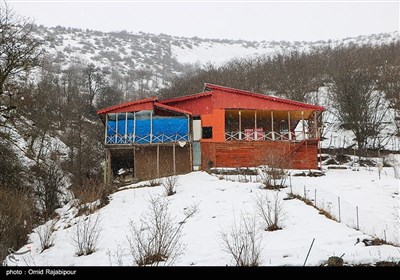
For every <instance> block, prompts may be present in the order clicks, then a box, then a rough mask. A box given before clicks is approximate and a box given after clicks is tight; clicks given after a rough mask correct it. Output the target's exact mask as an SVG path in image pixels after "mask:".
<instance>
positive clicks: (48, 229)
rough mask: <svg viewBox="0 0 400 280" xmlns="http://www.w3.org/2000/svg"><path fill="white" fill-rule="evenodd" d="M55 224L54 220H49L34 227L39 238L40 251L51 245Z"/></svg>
mask: <svg viewBox="0 0 400 280" xmlns="http://www.w3.org/2000/svg"><path fill="white" fill-rule="evenodd" d="M55 224H56V221H55V220H51V221H48V222H47V223H45V224H44V225H41V226H39V227H37V228H36V229H35V233H36V234H37V235H38V238H39V245H40V253H42V252H43V251H44V250H46V249H48V248H50V247H51V246H53V232H54V226H55Z"/></svg>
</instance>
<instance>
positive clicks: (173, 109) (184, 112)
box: [154, 102, 192, 115]
mask: <svg viewBox="0 0 400 280" xmlns="http://www.w3.org/2000/svg"><path fill="white" fill-rule="evenodd" d="M154 106H155V107H158V108H162V109H165V110H168V111H172V112H179V113H182V114H187V115H192V113H191V112H189V111H186V110H183V109H180V108H176V107H172V106H168V105H165V104H162V103H160V102H154Z"/></svg>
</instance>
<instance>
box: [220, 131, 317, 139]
mask: <svg viewBox="0 0 400 280" xmlns="http://www.w3.org/2000/svg"><path fill="white" fill-rule="evenodd" d="M309 138H310V135H309V134H308V133H307V132H302V131H296V132H284V133H279V132H276V131H270V132H259V131H257V132H254V131H253V132H243V131H233V132H225V140H226V141H301V140H306V139H309Z"/></svg>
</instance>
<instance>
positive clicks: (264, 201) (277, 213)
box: [253, 192, 285, 231]
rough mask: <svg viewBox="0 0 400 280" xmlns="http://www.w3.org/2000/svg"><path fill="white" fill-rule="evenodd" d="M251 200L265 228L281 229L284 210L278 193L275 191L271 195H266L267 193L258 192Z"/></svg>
mask: <svg viewBox="0 0 400 280" xmlns="http://www.w3.org/2000/svg"><path fill="white" fill-rule="evenodd" d="M253 200H254V206H255V208H256V211H257V214H258V215H259V216H260V218H261V219H262V220H263V222H264V224H265V225H264V226H265V230H267V231H274V230H278V229H282V223H283V220H284V219H285V211H284V209H283V203H282V200H281V199H280V197H279V193H278V192H276V193H274V194H273V195H268V193H266V194H265V195H261V194H259V195H256V196H255V197H254V199H253Z"/></svg>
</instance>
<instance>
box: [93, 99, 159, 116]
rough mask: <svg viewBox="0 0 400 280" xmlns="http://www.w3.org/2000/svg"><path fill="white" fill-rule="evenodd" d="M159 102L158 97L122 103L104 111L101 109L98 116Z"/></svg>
mask: <svg viewBox="0 0 400 280" xmlns="http://www.w3.org/2000/svg"><path fill="white" fill-rule="evenodd" d="M155 101H157V98H156V97H150V98H145V99H140V100H136V101H129V102H125V103H121V104H118V105H114V106H110V107H107V108H104V109H100V110H98V111H97V115H103V114H106V113H112V112H113V111H115V110H118V109H122V108H125V107H129V106H133V105H138V104H142V103H147V102H155Z"/></svg>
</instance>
